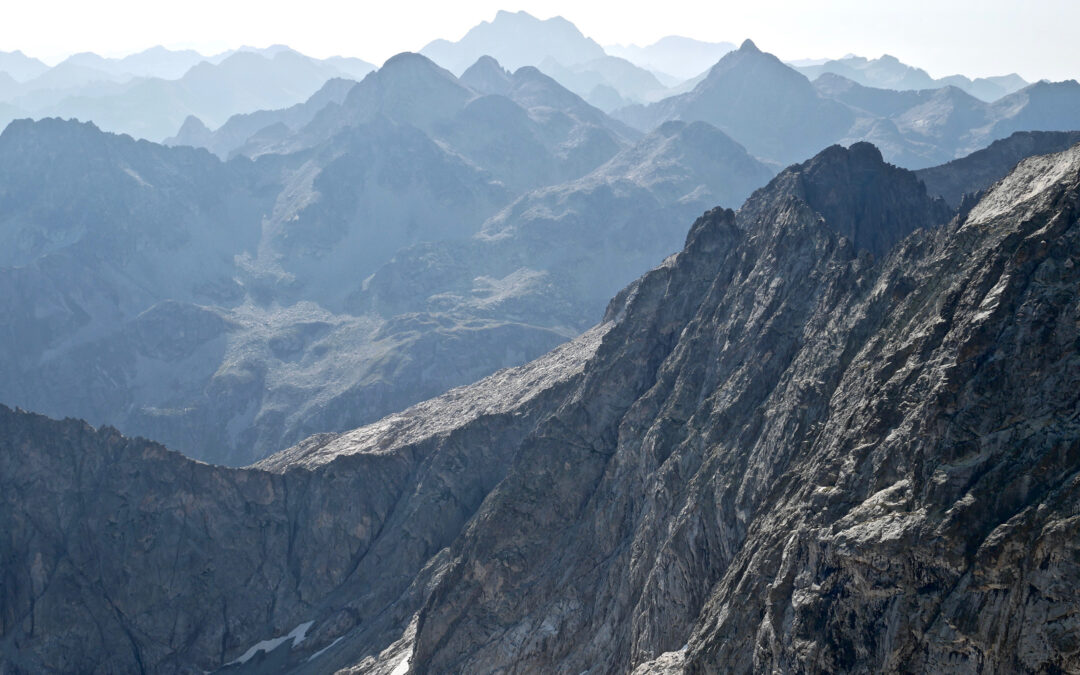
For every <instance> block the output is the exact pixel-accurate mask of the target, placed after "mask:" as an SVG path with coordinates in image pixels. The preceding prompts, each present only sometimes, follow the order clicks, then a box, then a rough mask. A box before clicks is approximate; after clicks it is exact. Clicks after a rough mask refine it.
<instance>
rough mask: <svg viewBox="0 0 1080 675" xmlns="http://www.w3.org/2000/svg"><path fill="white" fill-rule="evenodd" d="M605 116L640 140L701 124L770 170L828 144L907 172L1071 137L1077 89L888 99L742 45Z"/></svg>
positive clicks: (1077, 125)
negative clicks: (661, 95)
mask: <svg viewBox="0 0 1080 675" xmlns="http://www.w3.org/2000/svg"><path fill="white" fill-rule="evenodd" d="M613 116H614V117H615V118H616V119H620V120H622V121H624V122H626V123H628V124H630V125H631V126H634V127H636V128H638V129H641V130H649V129H652V128H654V127H655V126H656V125H657V124H660V123H661V122H663V121H665V120H671V119H682V120H702V121H706V122H709V123H710V124H713V125H714V126H716V127H718V128H719V129H721V130H722V131H724V132H725V133H727V134H728V135H729V136H731V137H732V138H734V139H735V140H736V141H738V142H739V143H741V144H742V145H744V146H745V147H746V148H747V149H748V150H749V151H750V152H751V153H752V154H754V155H755V156H757V157H759V158H761V159H763V160H766V161H771V162H775V163H776V164H777V165H785V164H788V163H791V162H794V161H798V160H799V159H800V158H801V157H805V156H808V155H810V154H813V152H815V151H816V150H817V149H819V148H822V147H824V146H827V145H831V144H833V143H843V144H850V143H854V142H857V141H860V140H868V141H871V142H873V143H874V144H875V145H877V146H878V147H879V148H881V150H882V152H883V154H884V155H885V157H886V158H887V159H888V160H889V161H891V162H893V163H896V164H899V165H901V166H905V167H908V168H913V169H914V168H923V167H927V166H933V165H935V164H940V163H943V162H947V161H950V160H952V159H955V158H957V157H961V156H963V155H966V154H969V153H971V152H973V151H975V150H977V149H979V148H981V147H984V146H986V145H987V144H988V143H990V142H992V141H994V140H997V139H998V138H1004V137H1006V136H1008V135H1010V134H1011V133H1013V132H1015V131H1025V130H1044V131H1068V130H1072V129H1080V85H1078V84H1077V83H1076V82H1075V81H1071V80H1070V81H1066V82H1059V83H1046V82H1040V83H1036V84H1033V85H1029V86H1027V87H1025V88H1024V89H1021V90H1020V91H1017V92H1014V93H1012V94H1009V95H1007V96H1004V97H1002V98H1000V99H998V100H997V101H994V102H993V103H987V102H985V101H982V100H980V99H978V98H976V97H974V96H971V95H970V94H967V93H966V92H964V91H962V90H961V89H959V88H957V87H955V86H951V85H948V86H945V87H942V88H936V89H923V90H918V91H897V90H892V89H881V88H872V87H867V86H865V85H861V84H859V83H857V82H855V81H854V80H850V79H848V78H845V77H843V76H841V75H837V74H835V73H824V74H822V75H820V76H819V77H818V79H817V80H815V81H814V82H813V83H811V82H810V81H809V80H808V79H807V78H806V77H805V76H804V75H803V74H801V73H799V72H798V71H797V70H796V69H794V68H791V67H790V66H788V65H786V64H784V63H782V62H781V61H780V60H779V59H778V58H776V57H775V56H773V55H772V54H769V53H767V52H763V51H761V50H760V49H758V48H757V46H756V45H755V44H754V43H753V42H752V41H750V40H747V41H745V42H744V43H743V44H742V45H741V46H740V48H739V49H737V50H735V51H733V52H730V53H728V54H726V55H725V56H724V57H723V58H722V59H720V61H719V62H718V63H717V64H716V65H715V66H713V67H712V68H711V69H710V70H709V72H708V73H707V74H706V75H705V76H704V77H703V78H702V79H701V80H700V81H699V82H698V83H697V84H696V85H695V86H694V88H693V89H691V90H690V91H688V92H686V93H683V94H679V95H677V96H671V97H668V98H666V99H663V100H661V101H658V102H656V103H652V104H649V105H633V106H627V107H625V108H622V109H620V110H617V111H615V112H614V113H613Z"/></svg>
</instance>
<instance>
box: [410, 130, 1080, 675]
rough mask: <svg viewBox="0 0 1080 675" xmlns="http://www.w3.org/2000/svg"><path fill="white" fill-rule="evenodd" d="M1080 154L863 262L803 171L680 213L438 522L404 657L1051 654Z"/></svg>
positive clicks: (915, 658) (661, 660) (1014, 665)
mask: <svg viewBox="0 0 1080 675" xmlns="http://www.w3.org/2000/svg"><path fill="white" fill-rule="evenodd" d="M862 152H864V151H860V153H862ZM830 154H834V158H835V159H840V156H838V155H836V154H835V151H830ZM852 159H853V158H852ZM860 164H861V165H862V166H865V165H866V163H865V161H864V162H861V163H860ZM814 165H817V166H816V168H814ZM842 166H843V165H842V164H841V165H840V166H836V165H835V164H832V163H831V162H829V161H828V159H827V156H822V157H819V158H816V159H815V160H814V161H813V162H811V163H809V164H808V165H805V166H804V167H800V168H797V169H795V174H797V173H799V172H800V171H804V170H811V171H812V173H817V172H818V171H820V170H821V169H823V168H826V167H828V168H829V170H830V171H837V170H840V169H841V167H842ZM841 175H842V174H841ZM1078 175H1080V152H1078V151H1076V150H1072V151H1069V152H1068V153H1065V154H1063V155H1058V156H1050V157H1043V158H1036V159H1031V160H1026V161H1025V162H1023V163H1022V164H1021V166H1020V167H1019V168H1018V170H1017V171H1016V172H1014V174H1013V175H1012V176H1011V177H1010V178H1009V179H1007V180H1006V181H1004V182H1003V183H1001V184H999V185H998V186H997V187H996V188H995V189H994V190H993V191H992V192H991V193H990V194H989V195H988V196H987V197H985V198H984V199H983V200H982V201H981V202H980V204H979V205H978V206H976V207H975V208H974V209H973V210H972V211H971V213H970V214H969V215H968V216H967V218H966V219H958V220H956V221H954V222H953V223H952V224H951V225H949V226H948V227H946V228H943V229H940V230H937V231H934V232H916V233H914V234H912V235H911V236H910V237H908V238H907V239H905V240H903V242H902V243H901V244H900V245H899V246H898V247H896V248H894V249H893V250H892V253H891V254H890V255H889V256H888V257H886V258H885V260H884V261H883V262H882V263H879V264H874V262H873V260H872V259H871V258H868V257H867V256H866V255H864V254H860V253H859V252H858V251H857V249H856V248H854V247H853V246H852V245H851V240H850V239H848V238H846V237H842V236H840V234H839V233H837V232H836V231H834V230H833V229H832V227H831V226H830V219H829V218H828V217H825V218H824V220H822V219H821V212H820V211H817V209H816V208H815V202H818V200H816V199H814V198H813V197H811V196H810V193H809V192H807V193H804V194H805V195H806V197H804V198H801V199H800V198H795V199H792V197H796V195H794V194H790V193H787V194H785V193H786V192H787V191H786V190H779V191H774V190H771V189H769V188H767V189H764V190H761V191H759V192H758V193H757V194H756V195H755V196H754V197H753V198H751V200H750V202H748V204H747V205H746V206H744V208H743V209H742V210H741V211H740V212H739V214H738V215H737V216H735V217H732V216H731V215H730V214H728V215H724V214H714V215H713V216H712V217H710V218H708V219H704V220H702V221H700V222H699V223H698V224H696V225H695V229H694V231H693V232H692V233H691V236H690V239H689V242H688V247H687V249H686V250H685V251H684V252H683V253H682V254H680V256H679V257H678V258H676V259H675V260H674V261H673V263H672V264H670V265H667V266H665V267H664V268H662V269H661V270H658V271H656V272H653V273H651V274H649V275H647V276H646V277H644V278H643V279H642V281H641V282H640V285H639V286H638V288H637V289H636V291H635V300H634V301H632V302H631V305H630V306H629V307H628V308H627V309H626V310H625V312H626V316H627V317H628V319H627V321H626V323H624V324H622V325H621V326H619V327H616V328H614V329H612V331H611V332H609V334H608V336H609V339H608V340H605V343H604V344H603V345H602V346H601V348H600V350H598V352H597V356H596V357H595V360H594V362H593V363H592V364H590V365H589V366H587V367H586V370H585V379H584V380H583V381H582V383H581V385H580V388H579V389H578V391H577V393H575V394H574V395H572V396H571V397H570V398H569V399H568V400H567V404H566V405H565V406H564V407H563V408H562V409H561V410H560V411H559V412H558V413H557V414H556V415H555V416H554V417H553V418H552V419H551V420H550V421H549V422H548V423H547V424H546V425H545V428H543V429H541V430H538V432H537V433H536V434H535V435H534V437H533V438H532V439H531V441H530V442H529V444H528V445H527V446H526V447H525V448H523V450H522V451H521V454H520V458H519V460H518V463H517V465H516V466H515V468H514V469H513V470H512V471H511V472H510V474H509V475H508V477H507V478H506V479H505V480H504V481H503V483H502V484H500V486H499V487H498V488H497V489H496V490H495V491H494V492H493V493H492V495H490V496H489V497H488V499H487V500H486V501H485V505H484V507H483V508H482V509H481V511H480V513H479V514H478V515H477V517H476V518H475V519H474V521H473V523H472V525H471V526H470V528H469V529H468V530H467V532H466V534H465V536H464V537H463V538H462V539H460V540H458V542H456V543H455V546H454V548H453V550H452V556H453V558H454V559H455V564H454V566H453V567H452V568H451V569H450V570H449V571H447V572H446V573H445V575H444V576H443V577H442V579H441V580H440V582H439V585H438V587H437V588H436V589H435V591H434V592H433V595H432V597H431V599H430V600H429V601H428V603H427V605H426V606H425V610H424V611H423V612H422V613H421V615H420V620H419V623H418V630H417V637H416V646H415V652H414V655H413V664H414V666H413V669H412V670H413V672H445V671H459V670H469V669H472V668H474V667H477V666H481V664H482V666H481V667H482V668H484V669H497V668H500V667H505V668H508V669H515V670H516V669H521V670H528V669H542V670H543V669H550V668H557V669H562V670H567V671H570V672H576V671H577V670H582V669H590V670H591V671H593V672H625V671H626V670H628V669H630V668H633V667H634V666H635V665H638V664H642V663H643V662H645V661H648V660H651V659H655V660H654V661H652V663H651V664H650V665H649V666H643V669H642V671H641V672H683V671H684V670H685V671H687V672H759V671H763V670H764V671H772V670H779V671H798V672H830V671H831V672H835V671H837V670H841V671H852V670H854V671H863V670H867V671H881V670H884V671H891V670H907V669H912V670H917V671H923V670H927V671H935V670H941V669H943V668H956V669H960V670H968V669H972V670H973V669H977V668H983V669H993V670H999V669H1000V670H1004V671H1014V670H1051V671H1053V670H1058V669H1061V670H1066V671H1067V670H1070V669H1074V668H1075V667H1076V666H1077V659H1078V658H1080V654H1078V653H1077V650H1076V645H1075V642H1071V641H1070V640H1069V639H1068V638H1065V637H1064V636H1065V635H1068V634H1069V633H1070V632H1071V631H1073V630H1075V626H1076V619H1075V612H1076V608H1077V606H1078V599H1077V597H1076V595H1075V593H1074V592H1073V591H1072V590H1071V589H1072V588H1073V587H1074V586H1075V584H1076V580H1077V578H1078V577H1080V568H1078V567H1077V566H1076V564H1075V541H1076V535H1077V531H1076V528H1077V525H1076V522H1077V521H1076V517H1075V516H1076V513H1077V512H1078V511H1077V509H1078V499H1080V483H1078V482H1077V481H1076V472H1077V469H1078V468H1080V427H1078V425H1077V422H1076V419H1075V417H1076V405H1077V398H1076V386H1077V382H1076V378H1077V373H1078V372H1080V371H1078V370H1077V365H1080V354H1078V351H1077V346H1078V343H1077V323H1076V321H1077V316H1076V311H1077V310H1076V307H1075V302H1073V299H1074V298H1075V293H1076V289H1077V284H1078V283H1080V273H1078V272H1076V267H1075V264H1072V260H1074V259H1075V257H1076V256H1077V255H1078V254H1080V228H1078V225H1080V223H1078V221H1077V216H1078V213H1080V212H1078V210H1077V200H1078V198H1080V184H1078V183H1077V176H1078ZM908 176H909V178H908V179H906V180H905V181H904V182H905V183H907V184H909V185H910V183H911V179H910V174H908ZM794 178H795V176H794V175H793V174H791V173H785V174H782V175H781V176H779V177H778V178H777V179H776V181H775V182H774V185H773V186H772V187H777V186H779V185H783V184H792V183H794V182H796V181H795V180H794ZM852 178H854V176H852ZM804 180H805V181H809V182H810V183H816V180H815V179H814V176H813V175H809V176H807V177H805V178H804ZM798 182H803V181H798ZM853 182H854V181H853ZM894 189H896V192H892V194H891V195H890V194H889V193H890V192H891V190H886V191H885V193H878V194H877V195H871V194H862V195H860V196H859V198H860V199H863V198H868V199H875V200H878V201H880V202H881V203H884V204H897V205H898V207H899V206H900V205H902V204H905V203H910V202H909V200H910V199H913V198H917V193H915V194H912V193H911V191H910V188H900V186H899V185H895V186H894ZM841 194H842V193H841ZM808 199H809V201H808ZM819 203H820V202H819ZM916 203H917V202H916ZM923 203H924V204H925V208H930V209H932V208H933V207H932V206H930V205H929V204H927V203H926V202H925V201H924V202H923ZM852 210H855V211H857V210H858V209H851V208H848V209H844V210H843V211H845V212H850V211H852ZM902 211H906V209H901V211H898V212H895V213H894V215H896V216H899V215H900V213H901V212H902ZM878 222H879V220H878V219H871V220H866V221H861V222H856V227H857V228H868V229H871V230H877V229H878ZM897 222H898V223H899V225H898V226H895V227H893V228H890V231H889V232H888V234H889V236H890V238H891V239H892V240H893V241H897V240H898V239H899V238H900V237H901V236H903V235H904V234H905V232H910V231H911V229H912V228H914V227H916V226H918V225H920V224H922V225H930V224H932V221H931V222H927V221H925V220H922V221H921V222H920V219H918V218H915V219H911V220H907V219H906V218H898V221H897ZM856 238H857V237H856ZM701 265H710V266H712V265H715V266H714V267H709V268H707V270H708V271H707V272H706V273H705V274H701V275H700V276H698V277H696V278H695V274H694V272H695V270H700V269H701V268H700V267H699V266H701ZM635 309H637V310H638V311H642V312H643V315H640V316H637V317H635ZM631 324H634V325H636V326H637V327H638V328H639V330H644V329H645V328H646V327H647V326H655V327H656V328H654V329H653V330H660V329H661V328H662V332H660V333H658V334H657V333H653V334H652V335H649V336H642V338H643V339H641V340H636V339H627V338H628V336H624V335H623V334H622V333H621V330H624V328H623V327H624V326H625V327H626V328H625V329H628V328H629V326H630V325H631ZM616 335H618V337H619V338H620V339H619V340H618V342H616V340H615V337H614V336H616ZM642 342H644V343H645V344H648V345H651V346H652V348H653V349H652V351H646V352H644V353H642V354H641V355H640V356H638V352H637V349H638V347H637V345H639V344H640V343H642ZM615 392H618V393H617V394H616V393H615ZM688 637H689V643H688V644H687V638H688ZM683 645H685V646H683ZM680 646H683V647H682V648H681V649H680ZM662 654H663V656H662Z"/></svg>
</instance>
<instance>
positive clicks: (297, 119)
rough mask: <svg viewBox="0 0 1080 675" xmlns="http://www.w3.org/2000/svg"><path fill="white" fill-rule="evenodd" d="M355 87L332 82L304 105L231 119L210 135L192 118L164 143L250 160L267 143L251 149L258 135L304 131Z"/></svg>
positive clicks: (350, 83) (349, 82)
mask: <svg viewBox="0 0 1080 675" xmlns="http://www.w3.org/2000/svg"><path fill="white" fill-rule="evenodd" d="M354 86H356V82H354V81H353V80H346V79H343V78H337V77H336V78H334V79H332V80H329V81H328V82H327V83H326V84H324V85H323V86H322V88H321V89H319V91H317V92H315V93H314V94H312V95H311V97H310V98H308V99H307V100H306V101H304V102H303V103H297V104H296V105H293V106H290V107H288V108H279V109H277V110H258V111H256V112H253V113H241V114H238V115H233V116H232V117H230V118H229V120H228V121H227V122H226V123H225V124H223V125H221V126H220V127H218V128H217V129H216V130H215V131H211V130H210V129H209V128H208V127H207V126H206V125H205V124H204V123H203V121H202V120H200V119H199V118H198V117H195V116H194V115H192V116H189V117H188V118H187V119H186V120H184V124H183V125H182V126H181V127H180V131H179V132H177V134H176V136H173V137H171V138H167V139H165V141H164V143H165V144H166V145H193V146H195V147H201V148H206V149H207V150H209V151H211V152H213V153H214V154H215V155H217V156H218V157H221V158H222V159H227V158H228V157H229V156H230V155H232V154H233V152H234V151H240V152H241V154H245V155H247V156H249V157H257V156H258V155H260V154H262V153H263V151H264V148H265V143H266V134H264V135H263V136H261V137H259V138H261V139H262V142H259V141H258V140H256V141H255V142H254V143H253V144H252V145H250V146H249V145H248V143H249V141H252V139H253V138H255V137H257V136H258V135H259V134H260V132H264V131H265V132H269V131H270V130H275V131H278V130H280V131H281V133H284V134H289V133H292V132H295V131H298V130H299V129H301V128H303V127H304V126H305V125H306V124H308V123H309V122H311V120H313V119H314V118H315V115H317V114H318V113H319V112H320V111H322V109H323V108H325V107H326V106H328V105H330V104H331V103H337V104H340V103H341V102H342V101H344V100H345V96H346V95H347V94H348V93H349V90H350V89H352V88H353V87H354Z"/></svg>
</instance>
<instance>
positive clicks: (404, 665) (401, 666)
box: [390, 649, 413, 675]
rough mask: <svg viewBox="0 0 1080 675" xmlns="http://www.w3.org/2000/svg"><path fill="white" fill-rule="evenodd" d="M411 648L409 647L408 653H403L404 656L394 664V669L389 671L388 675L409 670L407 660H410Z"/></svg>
mask: <svg viewBox="0 0 1080 675" xmlns="http://www.w3.org/2000/svg"><path fill="white" fill-rule="evenodd" d="M412 655H413V650H412V649H410V650H409V653H408V654H406V655H405V658H403V659H401V661H398V664H397V665H396V666H394V669H393V670H391V671H390V675H405V674H406V673H408V672H409V661H412Z"/></svg>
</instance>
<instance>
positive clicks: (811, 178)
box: [765, 141, 952, 257]
mask: <svg viewBox="0 0 1080 675" xmlns="http://www.w3.org/2000/svg"><path fill="white" fill-rule="evenodd" d="M765 192H768V193H770V194H772V195H774V196H775V195H780V194H786V195H789V196H794V197H796V198H798V199H800V200H802V201H803V202H805V203H806V204H807V205H808V206H809V207H810V208H811V209H813V210H814V211H816V212H817V213H818V214H820V215H821V217H822V218H823V219H824V220H825V223H826V224H827V226H828V227H829V228H830V229H832V230H834V231H835V232H838V233H840V234H842V235H844V236H845V237H847V238H848V239H849V240H850V241H851V243H852V244H853V245H854V247H855V249H856V250H858V249H865V250H867V251H870V252H871V253H873V254H874V255H875V256H878V257H880V256H883V255H885V254H886V253H887V252H888V251H889V249H890V248H892V246H893V245H894V244H895V243H896V242H898V241H899V240H900V239H902V238H904V237H905V236H907V235H908V234H910V233H911V232H912V231H914V230H915V229H916V228H919V227H930V226H933V225H940V224H942V223H944V222H947V221H948V220H949V218H950V217H951V215H952V213H951V211H950V210H949V208H948V206H947V205H946V204H945V202H944V201H943V200H941V199H940V198H937V197H931V196H930V195H928V194H927V192H926V187H925V186H924V185H923V183H922V181H920V180H919V178H918V177H917V176H916V175H915V174H914V173H912V172H910V171H908V170H906V169H901V168H899V167H896V166H893V165H892V164H889V163H887V162H886V161H885V160H884V159H883V158H882V156H881V151H880V150H878V148H877V147H876V146H874V145H873V144H872V143H867V142H865V141H861V142H858V143H853V144H852V145H851V147H848V148H845V147H843V146H840V145H833V146H830V147H828V148H825V149H824V150H822V151H821V152H819V153H818V154H817V155H815V156H814V157H813V158H811V159H809V160H807V161H805V162H803V163H802V164H796V165H793V166H791V167H788V168H787V169H785V170H784V171H783V172H781V174H780V175H779V176H777V177H776V178H775V179H774V180H773V181H772V183H770V184H769V186H768V187H766V188H765Z"/></svg>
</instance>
